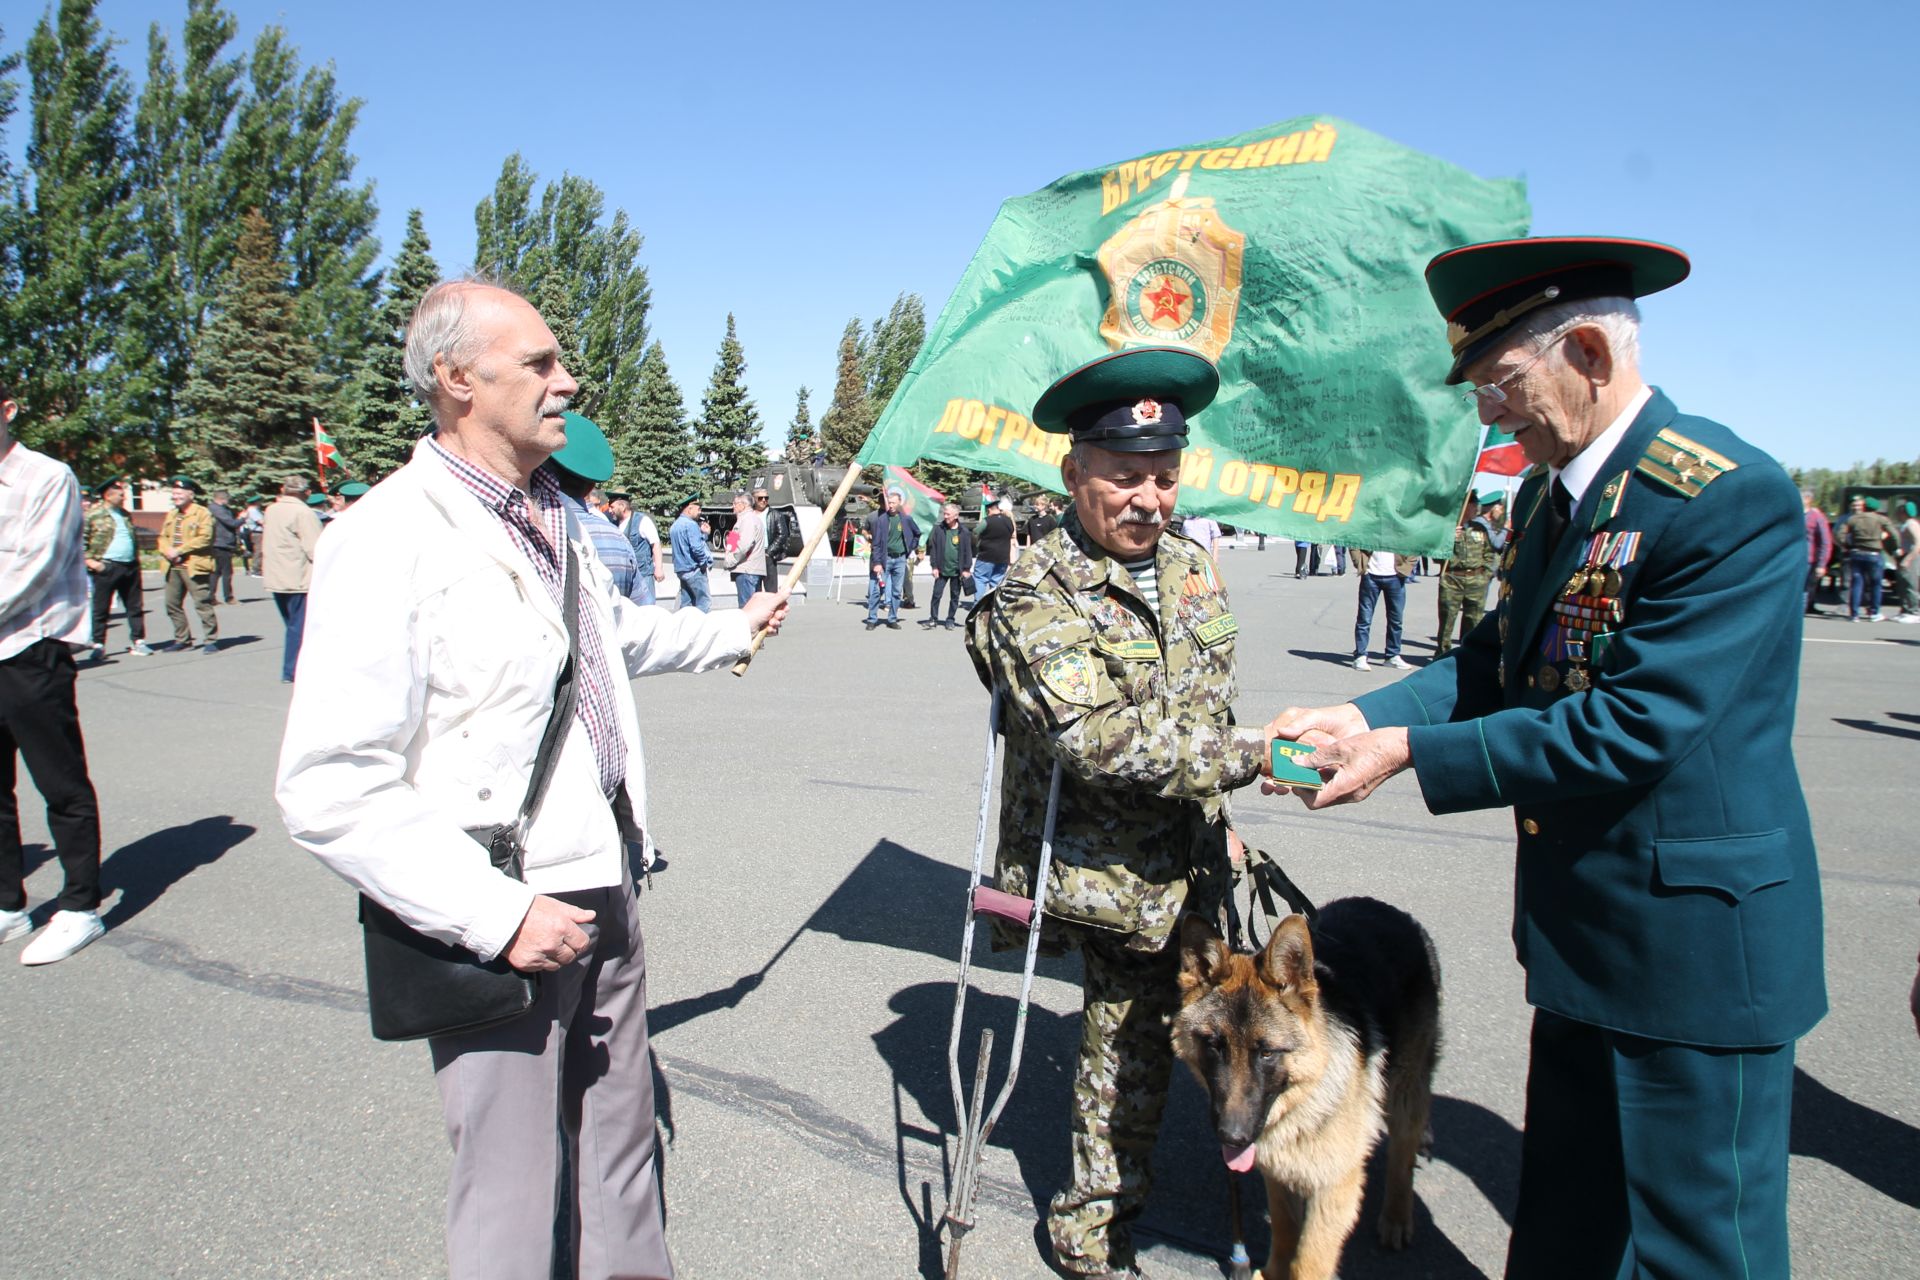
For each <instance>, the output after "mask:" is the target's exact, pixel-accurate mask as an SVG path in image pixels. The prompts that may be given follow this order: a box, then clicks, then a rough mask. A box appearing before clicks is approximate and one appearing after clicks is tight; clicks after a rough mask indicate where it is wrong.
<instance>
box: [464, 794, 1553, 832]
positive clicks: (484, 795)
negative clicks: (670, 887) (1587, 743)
mask: <svg viewBox="0 0 1920 1280" xmlns="http://www.w3.org/2000/svg"><path fill="white" fill-rule="evenodd" d="M480 798H481V799H482V800H491V799H493V790H492V788H490V787H482V788H480ZM1529 825H1531V823H1529Z"/></svg>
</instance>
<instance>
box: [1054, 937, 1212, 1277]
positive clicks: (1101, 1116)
mask: <svg viewBox="0 0 1920 1280" xmlns="http://www.w3.org/2000/svg"><path fill="white" fill-rule="evenodd" d="M1080 933H1081V944H1080V954H1081V956H1082V958H1083V959H1084V961H1085V963H1086V977H1085V980H1084V982H1083V984H1082V986H1083V992H1084V1005H1083V1008H1082V1013H1081V1018H1080V1056H1079V1061H1078V1063H1077V1064H1076V1067H1075V1070H1074V1078H1073V1123H1072V1135H1073V1182H1072V1184H1071V1185H1069V1186H1068V1187H1067V1189H1066V1190H1064V1191H1062V1192H1060V1193H1059V1194H1058V1195H1056V1196H1054V1198H1053V1203H1052V1204H1051V1205H1050V1206H1048V1211H1047V1234H1048V1235H1049V1236H1050V1237H1051V1238H1052V1240H1053V1253H1054V1257H1055V1258H1056V1259H1057V1260H1058V1261H1059V1263H1060V1265H1061V1267H1062V1268H1064V1269H1065V1270H1068V1271H1074V1272H1084V1273H1097V1272H1100V1271H1105V1270H1108V1269H1119V1268H1123V1267H1126V1266H1128V1265H1129V1264H1131V1263H1132V1262H1133V1239H1132V1233H1131V1231H1130V1230H1129V1228H1128V1224H1129V1223H1131V1222H1132V1221H1133V1220H1134V1219H1135V1218H1137V1217H1139V1216H1140V1211H1141V1210H1142V1208H1144V1207H1145V1205H1146V1199H1147V1191H1148V1189H1149V1188H1150V1187H1151V1186H1152V1184H1153V1144H1154V1140H1155V1139H1156V1138H1157V1137H1158V1136H1159V1134H1160V1114H1161V1112H1162V1111H1164V1110H1165V1109H1166V1104H1167V1084H1168V1080H1169V1077H1170V1075H1171V1073H1172V1070H1173V1043H1172V1039H1171V1035H1172V1031H1171V1028H1172V1020H1173V1015H1174V1013H1175V1011H1176V1010H1177V1009H1178V1008H1179V1004H1180V995H1179V989H1178V986H1177V985H1176V982H1175V975H1176V972H1177V970H1178V967H1179V948H1178V947H1177V946H1175V945H1172V944H1169V945H1168V946H1166V947H1164V948H1162V949H1161V950H1159V951H1157V952H1148V951H1130V950H1128V949H1127V946H1126V939H1125V937H1123V936H1119V935H1111V936H1109V935H1095V934H1094V933H1093V932H1092V931H1090V930H1084V931H1080Z"/></svg>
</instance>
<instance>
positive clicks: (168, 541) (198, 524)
mask: <svg viewBox="0 0 1920 1280" xmlns="http://www.w3.org/2000/svg"><path fill="white" fill-rule="evenodd" d="M157 545H158V546H159V548H160V553H161V554H162V555H165V554H167V553H169V552H171V553H173V554H175V555H178V554H179V553H181V552H183V551H184V552H185V553H186V556H187V563H186V571H187V572H188V573H189V574H197V573H212V572H213V513H212V512H211V511H208V510H207V509H206V508H205V507H204V506H202V505H200V504H199V503H198V502H190V503H188V504H187V508H186V510H184V511H182V510H180V509H179V508H177V507H176V508H174V509H173V510H171V511H168V512H167V518H166V519H165V520H163V521H161V522H160V539H159V542H158V544H157ZM162 567H163V568H164V567H165V566H162Z"/></svg>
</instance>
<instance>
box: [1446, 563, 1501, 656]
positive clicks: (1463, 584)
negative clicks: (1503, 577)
mask: <svg viewBox="0 0 1920 1280" xmlns="http://www.w3.org/2000/svg"><path fill="white" fill-rule="evenodd" d="M1491 580H1492V577H1491V575H1489V574H1486V573H1476V574H1474V575H1472V576H1471V577H1459V578H1456V577H1454V576H1453V575H1452V574H1450V573H1447V574H1442V575H1441V576H1440V642H1439V643H1438V644H1436V645H1435V646H1434V648H1433V652H1434V656H1435V657H1439V656H1440V655H1442V654H1444V653H1445V652H1446V651H1447V650H1449V649H1451V648H1453V635H1454V631H1453V626H1454V623H1455V622H1456V621H1458V622H1460V624H1461V626H1460V635H1461V636H1463V637H1464V636H1465V635H1466V634H1467V632H1469V631H1471V630H1473V629H1474V628H1475V627H1477V626H1479V625H1480V619H1481V618H1483V617H1485V616H1486V612H1487V584H1488V582H1490V581H1491Z"/></svg>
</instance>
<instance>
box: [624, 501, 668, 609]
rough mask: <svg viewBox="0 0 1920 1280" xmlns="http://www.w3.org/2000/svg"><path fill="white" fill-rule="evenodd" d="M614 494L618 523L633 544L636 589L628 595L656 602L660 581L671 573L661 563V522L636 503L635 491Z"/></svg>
mask: <svg viewBox="0 0 1920 1280" xmlns="http://www.w3.org/2000/svg"><path fill="white" fill-rule="evenodd" d="M612 497H613V503H612V511H613V516H614V526H615V527H616V528H618V529H619V530H620V532H621V533H623V534H625V535H626V539H627V545H628V546H630V547H632V548H633V558H634V565H635V569H634V575H633V591H632V593H631V595H629V596H628V599H630V600H632V601H633V602H634V603H635V604H652V603H653V602H654V600H655V598H656V594H657V592H658V590H659V587H658V584H659V583H660V582H662V581H664V580H665V578H666V576H667V573H666V569H665V568H664V567H663V566H662V565H661V557H660V529H659V526H657V525H656V524H654V522H653V517H652V516H650V515H648V514H647V513H646V512H644V511H641V510H640V509H639V508H637V507H635V506H634V505H633V498H632V495H630V494H625V493H616V494H614V495H612Z"/></svg>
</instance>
